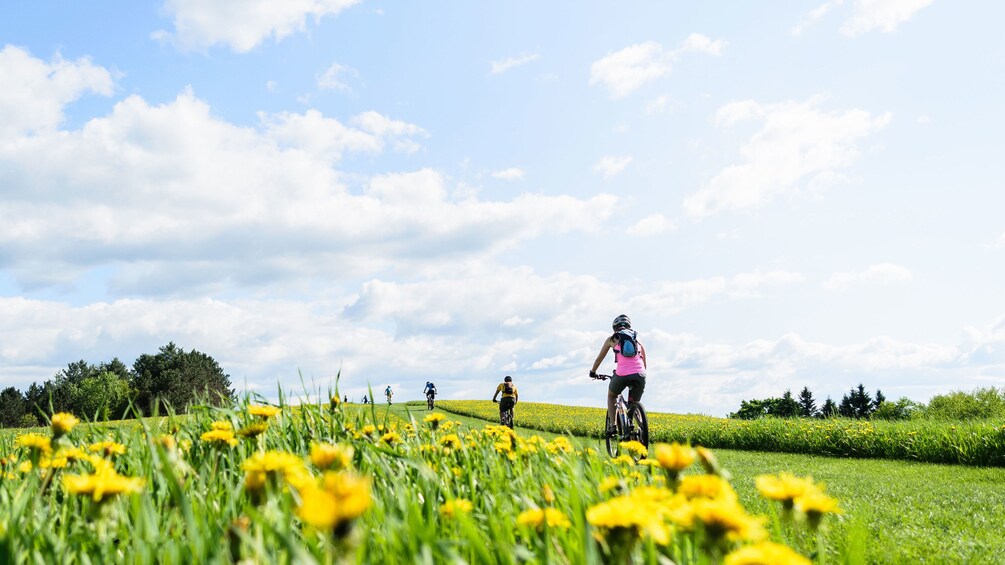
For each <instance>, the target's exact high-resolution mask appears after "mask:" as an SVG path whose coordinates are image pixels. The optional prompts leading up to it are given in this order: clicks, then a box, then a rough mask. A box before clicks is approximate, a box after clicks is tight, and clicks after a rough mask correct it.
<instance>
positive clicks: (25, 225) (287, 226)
mask: <svg viewBox="0 0 1005 565" xmlns="http://www.w3.org/2000/svg"><path fill="white" fill-rule="evenodd" d="M36 66H37V65H36ZM85 68H90V67H86V66H85ZM100 74H101V73H96V75H100ZM33 77H35V75H33V74H28V75H25V74H23V73H22V74H14V75H11V76H9V77H7V78H8V79H9V81H8V85H7V87H8V88H7V90H18V89H21V88H23V86H22V84H21V83H19V82H18V81H21V82H23V83H27V84H29V85H30V84H32V82H31V81H32V80H34V78H33ZM70 82H71V83H72V84H78V85H79V84H80V82H79V81H77V82H74V81H70ZM86 84H90V83H86ZM98 84H101V83H98ZM79 90H80V87H79V86H78V87H77V88H76V90H74V91H73V92H79ZM57 108H58V106H57ZM59 111H60V110H57V113H58V112H59ZM50 114H51V113H50ZM43 122H44V123H47V124H51V123H52V118H47V121H46V120H43ZM40 123H41V122H40ZM426 135H427V134H426V132H425V131H424V130H423V129H422V128H421V127H419V126H418V125H416V124H412V123H409V122H406V121H402V120H396V119H392V118H390V117H388V116H385V115H383V114H380V113H378V112H374V111H370V112H363V113H361V114H358V115H356V116H354V117H352V118H350V119H349V120H348V124H345V123H342V122H341V121H339V120H337V119H334V118H331V117H327V116H325V115H323V114H322V113H320V112H318V111H316V110H309V111H307V112H305V113H303V114H297V113H280V114H274V115H269V114H263V115H262V116H261V125H260V126H259V127H242V126H237V125H234V124H232V123H229V122H227V121H226V120H222V119H220V118H218V117H216V116H215V115H214V113H213V112H212V109H211V108H210V107H209V105H208V104H206V103H205V102H203V101H201V100H199V99H198V98H197V97H196V96H195V95H194V94H193V93H192V92H190V91H185V92H183V93H181V94H179V95H178V97H177V98H176V99H175V100H173V101H170V102H167V103H164V104H159V105H151V104H149V103H147V102H146V101H145V100H144V99H143V98H141V97H139V96H135V95H134V96H130V97H127V98H126V99H124V100H122V101H120V102H119V103H117V104H115V106H114V107H113V109H112V110H111V112H110V113H109V114H107V115H105V116H101V117H97V118H93V119H91V120H89V121H87V122H86V123H85V124H83V125H82V126H81V127H80V128H79V129H72V130H55V129H53V128H52V127H51V126H50V127H48V128H47V129H46V128H42V129H38V128H34V129H32V128H27V129H24V130H23V131H22V132H21V133H19V134H15V135H8V136H6V137H4V138H2V139H0V185H2V186H4V190H5V195H4V196H5V198H4V199H3V201H2V202H0V215H2V217H4V218H5V221H4V222H2V223H0V248H2V249H3V261H4V268H5V269H6V271H7V273H9V274H11V275H13V276H14V277H15V278H16V279H17V281H18V282H20V283H21V284H22V285H24V286H26V287H39V286H51V285H59V286H66V287H70V288H72V286H73V285H74V284H75V281H77V280H79V277H81V276H83V275H84V274H85V273H87V272H94V270H95V269H99V268H102V269H104V271H103V274H102V277H104V278H105V279H106V282H107V284H108V285H109V291H110V292H112V293H113V296H117V295H118V294H115V293H128V294H141V295H151V294H163V293H168V294H170V293H172V292H175V291H177V289H180V288H185V289H186V290H187V291H192V292H198V291H199V289H202V290H204V291H209V290H212V289H219V288H223V287H224V286H231V287H232V286H234V285H237V286H242V285H251V286H261V285H264V284H268V283H269V282H270V281H277V280H279V281H281V280H290V279H296V278H299V277H308V278H309V277H312V276H322V277H346V276H354V275H361V274H363V275H365V274H367V273H372V272H375V271H376V270H379V269H382V268H387V267H388V266H389V265H409V264H415V263H421V262H430V261H431V260H433V259H435V258H437V257H443V258H447V257H449V258H452V259H457V258H459V257H465V256H481V255H484V254H486V253H488V254H491V253H493V252H495V251H498V250H502V249H506V248H508V247H510V246H512V245H514V244H516V243H517V242H519V241H522V240H524V239H526V238H530V237H536V236H538V235H540V234H542V233H545V232H553V233H558V232H562V231H570V230H578V229H588V228H585V227H584V226H589V225H595V224H597V223H599V222H601V221H603V219H605V218H606V217H607V216H608V215H609V214H610V210H611V208H612V205H613V203H614V202H615V198H614V197H613V196H610V195H599V196H595V197H593V198H590V199H585V200H584V199H579V198H574V197H571V196H564V195H558V196H546V195H544V194H524V195H518V196H517V197H515V198H513V199H510V200H508V201H483V200H479V199H477V198H475V197H474V195H471V194H466V193H464V191H456V192H455V191H454V190H453V181H452V180H451V179H450V178H449V177H448V176H446V175H445V174H444V173H443V172H441V171H437V170H433V169H429V168H422V169H418V170H413V171H406V172H401V173H389V174H376V175H372V176H370V177H369V178H366V177H362V178H360V177H353V181H352V183H351V184H350V183H347V181H346V179H345V175H344V174H343V173H341V172H340V171H338V170H337V169H335V168H333V163H334V162H337V161H338V160H339V159H341V158H342V157H343V156H344V155H346V154H348V153H356V152H361V153H367V154H379V153H381V152H382V151H384V150H385V148H386V147H393V148H396V149H401V150H406V151H407V150H409V149H410V148H409V145H408V144H409V143H412V144H414V143H415V142H414V139H413V138H416V137H419V138H421V137H424V136H426ZM584 218H587V219H589V220H590V221H587V222H584V221H583V219H584ZM204 285H209V286H205V287H204ZM207 289H209V290H207Z"/></svg>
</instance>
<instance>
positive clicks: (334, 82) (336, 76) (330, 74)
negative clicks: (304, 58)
mask: <svg viewBox="0 0 1005 565" xmlns="http://www.w3.org/2000/svg"><path fill="white" fill-rule="evenodd" d="M349 76H358V73H357V72H356V70H355V69H353V68H352V67H347V66H345V65H340V64H338V63H332V64H331V66H329V67H328V68H327V69H325V70H324V72H322V73H320V74H318V75H317V76H316V77H315V80H316V81H317V85H318V88H319V89H321V90H340V91H342V92H352V87H351V86H349V82H348V80H347V77H349Z"/></svg>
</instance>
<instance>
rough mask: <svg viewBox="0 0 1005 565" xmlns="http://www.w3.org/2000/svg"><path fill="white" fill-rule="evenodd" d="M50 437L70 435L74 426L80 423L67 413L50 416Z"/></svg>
mask: <svg viewBox="0 0 1005 565" xmlns="http://www.w3.org/2000/svg"><path fill="white" fill-rule="evenodd" d="M51 422H52V437H53V438H58V437H61V436H64V435H66V434H68V433H70V430H72V429H73V427H74V426H76V425H77V424H79V423H80V420H78V419H77V417H76V416H74V415H73V414H70V413H69V412H57V413H56V414H53V415H52V421H51Z"/></svg>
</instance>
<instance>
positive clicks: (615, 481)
mask: <svg viewBox="0 0 1005 565" xmlns="http://www.w3.org/2000/svg"><path fill="white" fill-rule="evenodd" d="M597 488H598V489H599V490H600V492H602V493H607V492H609V491H612V490H615V489H617V490H618V491H624V490H627V489H628V485H626V484H625V481H624V480H623V479H621V478H619V477H605V478H604V480H602V481H600V485H599V486H598V487H597Z"/></svg>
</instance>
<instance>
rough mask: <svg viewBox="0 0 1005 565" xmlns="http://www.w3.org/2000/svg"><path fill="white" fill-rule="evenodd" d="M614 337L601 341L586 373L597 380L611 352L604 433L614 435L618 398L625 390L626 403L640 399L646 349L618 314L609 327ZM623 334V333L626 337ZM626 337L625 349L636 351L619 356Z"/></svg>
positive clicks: (644, 375) (629, 323) (644, 379)
mask: <svg viewBox="0 0 1005 565" xmlns="http://www.w3.org/2000/svg"><path fill="white" fill-rule="evenodd" d="M611 327H612V328H613V329H614V335H612V336H611V337H609V338H607V339H606V340H604V345H603V346H602V347H601V348H600V354H599V355H597V360H596V361H594V362H593V368H592V369H590V376H591V377H593V378H596V377H597V369H599V368H600V364H601V363H603V362H604V358H605V357H607V352H608V351H609V350H611V349H613V350H614V364H615V369H614V374H613V375H612V376H611V384H610V386H608V387H607V433H608V435H611V434H612V433H616V432H614V420H613V419H614V406H615V404H616V403H617V398H618V395H619V394H621V391H623V390H625V388H626V387H629V386H630V387H631V388H630V389H629V398H628V399H629V401H634V402H637V401H639V400H641V399H642V393H643V392H645V390H646V348H645V347H643V345H642V342H640V341H638V340H637V339H635V332H634V331H633V330H632V321H631V320H630V319H629V318H628V316H626V315H624V314H622V315H620V316H618V317H617V318H614V322H612V323H611ZM626 332H627V333H626ZM627 337H630V338H631V340H632V341H633V343H632V344H631V345H627V346H626V347H631V346H637V348H638V350H637V351H635V352H634V354H633V355H626V354H623V353H622V351H621V348H622V343H623V342H624V341H625V339H626V338H627Z"/></svg>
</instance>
